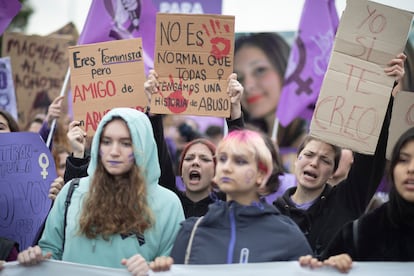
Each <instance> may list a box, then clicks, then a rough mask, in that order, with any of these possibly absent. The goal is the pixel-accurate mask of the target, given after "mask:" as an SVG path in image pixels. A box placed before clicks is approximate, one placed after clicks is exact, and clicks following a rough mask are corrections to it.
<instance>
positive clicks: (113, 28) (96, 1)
mask: <svg viewBox="0 0 414 276" xmlns="http://www.w3.org/2000/svg"><path fill="white" fill-rule="evenodd" d="M156 13H157V10H156V8H155V7H154V5H153V3H152V1H151V0H129V1H121V0H93V1H92V4H91V7H90V9H89V13H88V16H87V18H86V21H85V25H84V27H83V30H82V33H81V34H80V36H79V40H78V44H90V43H97V42H104V41H110V40H119V39H129V38H135V37H141V38H142V44H143V47H144V49H143V53H144V61H145V71H146V72H148V70H149V69H150V68H153V67H154V59H153V56H154V41H155V22H156V21H155V19H156Z"/></svg>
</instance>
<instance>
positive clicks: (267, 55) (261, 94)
mask: <svg viewBox="0 0 414 276" xmlns="http://www.w3.org/2000/svg"><path fill="white" fill-rule="evenodd" d="M289 51H290V47H289V45H288V44H287V43H286V41H285V40H284V39H283V38H282V37H281V36H280V35H278V34H277V33H257V34H250V35H244V36H241V37H239V38H237V39H236V42H235V48H234V72H235V73H237V76H238V80H239V81H240V83H241V84H242V85H243V86H244V91H245V92H244V95H243V97H242V107H243V111H244V114H245V120H246V123H251V124H253V125H255V126H259V127H260V129H261V130H262V131H264V132H265V133H267V134H268V135H269V136H271V133H272V131H273V128H274V127H277V128H278V131H277V137H276V138H277V143H278V145H279V147H296V146H298V145H299V144H300V142H301V140H302V138H303V137H304V135H305V134H306V132H307V124H306V121H305V120H303V119H295V120H294V121H292V122H291V123H290V124H289V125H288V126H287V127H283V126H282V125H277V126H274V124H275V119H276V110H277V106H278V104H279V98H280V95H281V92H282V87H283V81H284V76H285V71H286V67H287V62H288V58H289Z"/></svg>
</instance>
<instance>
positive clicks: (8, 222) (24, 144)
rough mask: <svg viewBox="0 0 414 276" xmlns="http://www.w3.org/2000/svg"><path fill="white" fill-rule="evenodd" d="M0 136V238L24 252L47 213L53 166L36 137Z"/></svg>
mask: <svg viewBox="0 0 414 276" xmlns="http://www.w3.org/2000/svg"><path fill="white" fill-rule="evenodd" d="M0 136H1V138H0V236H2V237H6V238H10V239H12V240H15V241H16V242H18V243H19V246H20V249H26V248H27V247H28V246H30V245H32V242H33V240H34V238H35V236H36V233H37V232H38V230H39V228H40V226H41V225H42V223H43V221H44V220H45V218H46V216H47V214H48V212H49V209H50V205H51V200H50V199H49V198H48V193H49V186H50V184H51V183H52V182H53V180H54V179H55V178H56V177H57V176H56V166H55V162H54V160H53V157H52V154H51V153H50V151H49V149H48V148H47V147H46V144H45V143H44V142H43V140H42V139H41V138H40V136H39V134H38V133H32V132H13V133H2V134H0ZM28 141H29V142H28Z"/></svg>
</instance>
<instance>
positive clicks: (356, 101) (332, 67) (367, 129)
mask: <svg viewBox="0 0 414 276" xmlns="http://www.w3.org/2000/svg"><path fill="white" fill-rule="evenodd" d="M412 18H413V14H412V13H410V12H408V11H404V10H400V9H396V8H392V7H389V6H386V5H382V4H378V3H375V2H371V1H362V0H349V1H348V2H347V6H346V9H345V11H344V13H343V15H342V17H341V21H340V23H339V27H338V31H337V33H336V38H335V44H334V49H333V51H332V55H331V58H330V61H329V66H328V70H327V72H326V74H325V79H324V81H323V84H322V87H321V91H320V94H319V97H318V101H317V103H316V107H315V110H314V113H313V117H312V122H311V127H310V135H312V136H315V137H318V138H320V139H322V140H324V141H326V142H328V143H332V144H335V145H338V146H341V147H346V148H350V149H352V150H353V151H356V152H360V153H365V154H373V153H374V152H375V149H376V146H377V143H378V138H379V134H380V131H381V127H382V124H383V121H384V117H385V113H386V110H387V106H388V102H389V99H390V96H391V90H392V87H393V83H394V78H392V77H389V76H387V75H386V74H385V73H384V68H385V67H387V64H388V63H389V61H390V60H391V59H392V58H394V57H395V56H396V55H397V54H398V53H401V52H403V49H404V47H405V44H406V42H407V38H408V33H409V30H410V27H411V22H412Z"/></svg>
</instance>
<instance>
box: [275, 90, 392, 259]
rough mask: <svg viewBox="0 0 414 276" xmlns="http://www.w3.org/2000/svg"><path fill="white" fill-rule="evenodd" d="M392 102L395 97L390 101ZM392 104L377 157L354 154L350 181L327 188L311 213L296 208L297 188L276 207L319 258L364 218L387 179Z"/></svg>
mask: <svg viewBox="0 0 414 276" xmlns="http://www.w3.org/2000/svg"><path fill="white" fill-rule="evenodd" d="M391 98H392V97H391ZM392 102H393V100H392V99H391V100H390V103H389V105H388V109H387V114H386V117H385V120H384V123H383V125H382V129H381V134H380V137H379V140H378V144H377V148H376V151H375V154H374V155H365V154H358V153H355V156H354V163H353V165H352V168H351V170H350V171H349V174H348V178H347V179H345V180H344V181H342V182H341V183H339V184H338V185H336V186H334V187H332V186H330V185H329V184H326V186H325V188H324V190H323V191H322V193H321V195H320V196H319V198H317V199H316V201H315V202H314V204H313V205H312V206H311V207H310V208H309V209H308V210H301V209H298V208H296V207H295V205H294V204H293V203H292V201H291V200H290V196H291V195H292V194H293V193H294V192H295V190H296V187H293V188H290V189H288V190H287V191H286V192H285V194H284V195H283V196H282V197H280V198H278V199H277V200H276V201H275V202H274V203H273V204H274V205H275V206H276V207H277V208H279V210H280V211H281V212H282V213H283V214H285V215H287V216H289V217H291V218H292V219H293V220H294V221H295V222H296V223H297V224H298V225H299V227H300V229H301V230H302V232H303V233H304V234H305V236H306V237H307V239H308V241H309V244H310V246H311V247H312V249H313V251H314V256H315V257H320V256H321V254H322V252H323V250H325V249H326V247H327V245H328V243H329V242H330V241H331V240H332V238H333V237H334V235H335V233H336V232H337V231H338V230H339V229H340V228H341V227H342V226H343V225H344V224H345V223H347V222H348V221H352V220H355V219H356V218H358V217H359V216H361V215H362V214H363V213H364V211H365V209H366V207H367V205H368V203H369V201H370V200H371V198H372V196H373V195H374V194H375V191H376V189H377V187H378V185H379V184H380V182H381V179H382V177H383V175H384V169H385V163H386V160H385V152H386V148H387V141H388V127H389V123H390V119H391V110H392Z"/></svg>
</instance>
